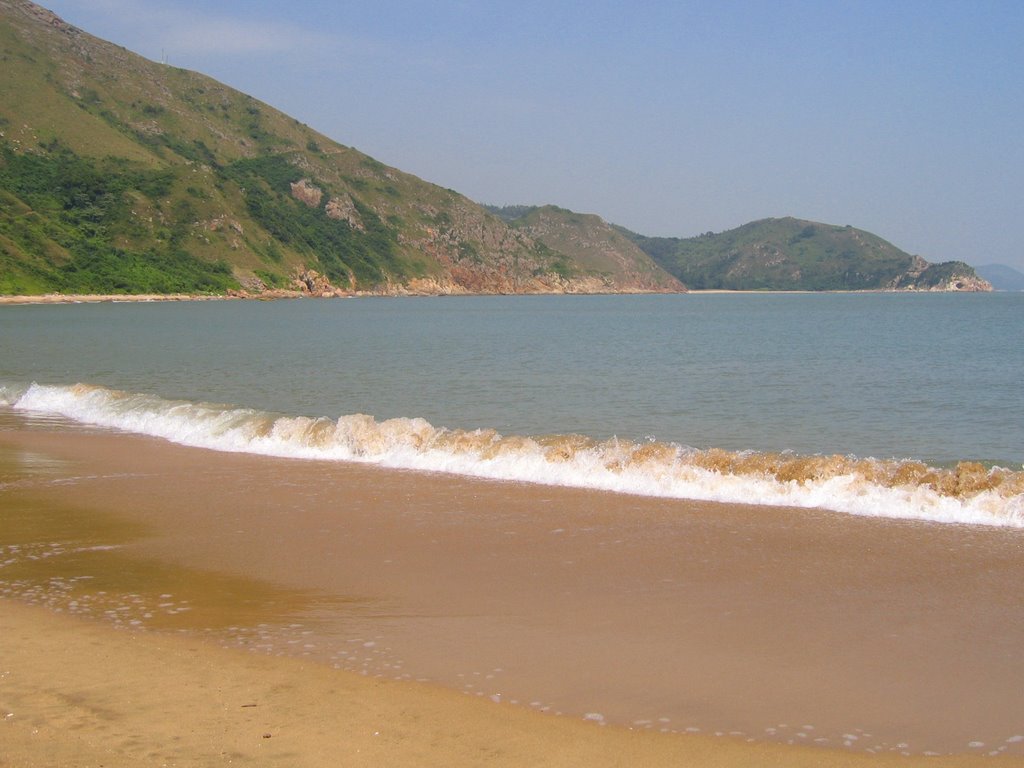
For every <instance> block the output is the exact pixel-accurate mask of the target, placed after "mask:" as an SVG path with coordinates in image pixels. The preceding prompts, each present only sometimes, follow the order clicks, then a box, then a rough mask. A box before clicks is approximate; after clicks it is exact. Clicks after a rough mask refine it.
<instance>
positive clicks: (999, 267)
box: [975, 264, 1024, 291]
mask: <svg viewBox="0 0 1024 768" xmlns="http://www.w3.org/2000/svg"><path fill="white" fill-rule="evenodd" d="M975 269H976V271H977V273H978V275H980V276H981V277H982V279H984V280H988V281H989V282H990V283H992V288H993V289H995V290H997V291H1024V272H1020V271H1019V270H1016V269H1014V268H1013V267H1008V266H1006V265H1005V264H986V265H985V266H983V267H976V268H975Z"/></svg>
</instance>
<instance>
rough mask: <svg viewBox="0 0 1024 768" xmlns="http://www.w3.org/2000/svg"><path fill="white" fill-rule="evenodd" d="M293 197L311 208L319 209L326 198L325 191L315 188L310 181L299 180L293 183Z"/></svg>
mask: <svg viewBox="0 0 1024 768" xmlns="http://www.w3.org/2000/svg"><path fill="white" fill-rule="evenodd" d="M291 187H292V197H294V198H295V199H296V200H300V201H302V202H303V203H305V204H306V205H308V206H309V207H310V208H317V207H318V206H319V205H320V201H321V200H322V199H323V197H324V191H323V190H322V189H320V188H319V187H315V186H313V184H312V183H311V182H310V180H309V179H299V180H298V181H296V182H292V185H291Z"/></svg>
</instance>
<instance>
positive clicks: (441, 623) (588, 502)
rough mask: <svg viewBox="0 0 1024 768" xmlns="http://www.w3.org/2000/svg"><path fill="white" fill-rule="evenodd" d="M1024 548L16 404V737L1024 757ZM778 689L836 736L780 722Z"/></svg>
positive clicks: (43, 748) (112, 749)
mask: <svg viewBox="0 0 1024 768" xmlns="http://www.w3.org/2000/svg"><path fill="white" fill-rule="evenodd" d="M1022 578H1024V557H1022V549H1021V537H1020V536H1019V535H1018V534H1017V533H1016V532H1005V531H999V530H989V529H972V528H959V527H954V526H920V525H914V524H904V523H892V522H886V521H878V520H866V519H856V518H847V517H844V516H835V515H828V514H815V513H810V512H807V511H789V510H765V509H758V508H744V507H741V506H722V505H710V504H693V503H688V502H678V501H671V500H657V499H637V498H629V497H620V496H615V495H613V494H600V493H591V492H584V491H574V490H571V489H552V488H544V487H539V486H537V487H534V486H521V485H517V484H508V483H486V482H477V481H472V480H466V479H459V478H453V477H446V476H438V475H420V474H416V473H410V472H394V471H388V470H381V469H375V468H372V467H363V466H358V465H345V464H330V463H323V462H311V461H310V462H303V461H286V460H280V459H269V458H261V457H254V456H249V455H241V454H219V453H213V452H208V451H203V450H197V449H189V448H182V447H179V446H174V445H170V444H167V443H164V442H161V441H159V440H155V439H150V438H143V437H136V436H127V435H119V434H111V433H105V432H93V431H90V430H83V429H75V428H69V427H67V426H65V425H60V424H57V425H54V424H53V423H49V422H43V423H30V422H28V421H26V420H25V419H24V417H22V416H20V415H17V414H14V413H12V412H10V411H2V410H0V766H5V767H6V766H21V765H33V766H35V765H38V766H43V765H106V766H117V765H164V764H166V765H209V764H217V763H220V762H228V761H231V760H236V761H238V762H240V763H247V764H254V765H297V766H303V765H321V764H323V765H446V766H448V765H454V766H459V765H483V764H487V765H581V766H582V765H588V766H589V765H594V766H601V765H654V766H658V765H694V766H740V765H744V766H745V765H780V766H783V765H785V766H804V765H808V766H809V765H837V766H847V765H848V766H859V765H865V766H870V765H890V764H894V765H918V764H920V765H927V766H945V765H974V764H979V765H980V764H987V765H1024V757H1022V755H1021V754H1020V751H1019V748H1020V747H1021V741H1024V739H1022V737H1021V734H1024V706H1022V705H1021V701H1022V695H1024V692H1022V686H1021V681H1022V680H1024V662H1022V659H1021V656H1022V655H1021V653H1020V648H1021V647H1024V621H1022V617H1024V606H1022V599H1021V596H1020V591H1019V584H1020V583H1021V581H1022ZM28 603H32V604H34V605H27V604H28ZM40 606H45V607H47V608H49V610H46V609H45V608H43V607H40ZM55 612H60V613H62V614H65V615H56V613H55ZM68 614H73V615H68ZM88 619H91V620H88ZM225 645H226V646H238V647H247V648H249V649H250V650H257V651H262V652H261V653H246V652H243V651H240V650H235V649H233V648H225V647H222V646H225ZM342 647H345V648H352V649H353V650H351V651H345V652H344V653H339V652H338V649H339V648H342ZM304 648H308V649H309V650H303V649H304ZM338 667H340V668H338ZM499 667H501V669H499ZM406 670H408V671H406ZM360 671H362V672H363V673H364V674H356V673H357V672H360ZM484 673H491V674H484ZM376 676H380V677H379V678H378V677H376ZM385 677H386V678H390V679H386V680H385V679H383V678H385ZM485 678H487V680H486V681H485ZM489 678H495V679H494V680H490V679H489ZM414 679H426V680H429V681H431V682H414V681H413V680H414ZM466 680H468V681H469V682H466V684H465V685H462V684H460V683H461V682H463V681H466ZM459 689H463V690H464V691H465V693H467V694H472V695H464V694H460V693H459V692H458V690H459ZM530 697H536V698H537V699H539V702H541V703H543V702H553V703H554V704H555V706H554V707H552V709H559V708H561V709H564V710H566V713H567V714H566V715H565V716H562V717H558V716H556V715H554V714H542V713H541V712H537V711H534V710H533V709H531V708H530V707H529V706H527V705H526V702H531V698H530ZM492 698H493V699H495V700H498V701H500V703H493V702H492V701H490V700H489V699H492ZM517 700H518V701H520V702H522V703H520V704H519V705H514V702H515V701H517ZM591 701H598V702H599V707H600V709H599V711H600V712H603V713H604V715H605V716H607V721H608V722H609V723H613V724H612V725H608V726H605V727H600V726H597V725H595V724H593V723H588V722H584V721H583V719H582V715H583V713H584V712H588V711H591V710H589V709H586V708H583V707H586V706H589V702H591ZM651 702H654V703H653V704H651ZM252 705H255V706H252ZM644 707H648V708H649V709H650V707H653V709H650V711H649V712H646V711H644V709H643V708H644ZM538 708H540V707H539V706H538V707H534V709H538ZM673 708H674V709H673ZM638 712H639V713H640V714H639V715H638ZM659 714H666V715H671V718H668V717H666V718H664V719H665V721H668V720H670V719H671V722H672V725H671V728H672V729H673V730H678V731H683V730H686V729H684V728H683V726H685V725H687V724H696V725H699V726H700V727H701V733H699V734H689V733H682V732H680V733H661V732H658V731H659V730H661V729H660V728H659V725H658V722H659V718H658V715H659ZM638 717H644V718H647V719H648V724H647V725H641V724H639V723H641V722H643V721H642V720H637V722H636V724H635V728H634V729H629V728H626V727H621V726H622V725H628V724H629V723H630V722H633V721H634V718H638ZM772 717H774V718H776V719H768V718H772ZM781 717H785V718H786V721H787V722H790V723H806V724H807V725H800V726H796V728H795V729H794V730H796V729H803V730H807V731H808V732H812V735H817V734H821V735H822V738H824V737H825V736H828V737H829V738H828V739H825V741H827V744H825V746H803V745H802V744H799V743H798V744H797V745H796V746H790V745H787V744H785V743H774V742H772V743H769V742H768V741H766V739H771V738H774V739H775V741H776V742H777V741H779V740H784V738H785V736H786V734H777V733H775V731H777V730H778V729H777V728H774V727H773V728H772V729H770V730H771V731H772V733H768V731H769V729H766V728H763V726H764V725H765V724H772V725H778V726H779V728H781V729H783V730H784V729H785V726H782V725H781V724H780V720H779V719H778V718H781ZM796 718H800V719H796ZM651 720H653V721H654V722H655V725H654V727H653V728H652V727H651V725H650V722H649V721H651ZM615 723H618V724H620V725H614V724H615ZM723 723H725V724H726V725H724V726H723V725H722V724H723ZM854 726H862V727H863V729H859V728H858V729H855V728H854ZM716 728H722V730H724V731H727V732H729V733H733V731H734V729H735V733H734V736H732V737H730V736H728V735H724V736H711V735H709V734H710V733H711V732H713V731H715V729H716ZM668 729H669V728H668V727H666V728H665V730H668ZM814 729H816V730H814ZM847 729H848V730H847ZM869 730H870V731H871V732H873V733H874V736H873V737H872V738H874V739H876V740H877V741H878V742H879V743H880V744H883V743H884V744H883V746H881V747H880V749H881V750H882V751H881V752H880V753H879V754H868V753H866V752H864V751H859V752H858V751H852V750H851V749H850V748H849V747H850V745H849V744H847V745H846V747H844V746H843V744H842V738H845V737H840V738H839V740H838V741H837V739H836V737H835V735H836V734H844V733H847V732H850V733H851V734H852V735H853V736H854V737H856V739H860V740H861V741H860V744H865V745H867V741H866V740H867V739H868V738H869V735H868V733H867V731H869ZM854 731H856V732H855V733H854ZM887 731H891V733H890V732H887ZM266 734H269V737H265V735H266ZM788 735H789V736H790V737H791V738H790V739H789V740H790V741H793V740H797V741H798V742H799V738H804V737H805V736H806V734H796V733H790V734H788ZM755 737H756V738H755ZM900 738H906V740H908V741H910V742H912V744H911V750H910V751H912V752H915V753H916V754H915V755H914V756H910V757H904V756H902V755H900V754H897V752H898V751H900V746H899V745H898V744H896V743H895V741H896V740H898V739H900ZM975 739H976V740H977V742H978V744H977V745H974V744H975V742H974V740H975ZM848 740H849V741H851V742H852V741H854V740H855V739H848ZM809 741H810V739H809V738H808V739H806V741H805V743H807V742H809ZM947 741H948V743H945V742H947ZM969 742H970V743H969ZM981 742H984V744H983V748H982V745H981ZM929 744H935V745H936V746H935V748H936V749H937V750H938V751H949V752H955V753H971V752H973V753H974V754H956V755H953V756H941V757H940V756H936V757H926V756H924V755H922V754H921V753H922V751H924V750H926V749H928V748H929V746H928V745H929ZM972 745H974V746H972ZM825 747H828V748H825ZM989 751H995V752H997V753H998V755H997V756H995V757H988V756H984V757H982V756H981V754H980V753H982V752H985V753H987V752H989Z"/></svg>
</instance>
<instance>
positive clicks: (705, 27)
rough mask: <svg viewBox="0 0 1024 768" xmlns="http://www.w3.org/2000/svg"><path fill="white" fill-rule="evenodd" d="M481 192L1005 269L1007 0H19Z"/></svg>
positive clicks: (1015, 64)
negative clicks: (834, 228)
mask: <svg viewBox="0 0 1024 768" xmlns="http://www.w3.org/2000/svg"><path fill="white" fill-rule="evenodd" d="M42 4H43V5H45V6H47V7H49V8H50V9H51V10H53V11H54V12H56V13H57V14H58V15H60V16H61V17H63V18H64V19H65V20H66V21H69V22H70V23H72V24H74V25H76V26H79V27H81V28H83V29H85V30H86V31H88V32H91V33H92V34H94V35H97V36H99V37H102V38H104V39H107V40H110V41H111V42H115V43H117V44H119V45H123V46H125V47H126V48H128V49H129V50H132V51H134V52H136V53H139V54H142V55H143V56H146V57H147V58H150V59H154V60H157V61H166V62H167V63H168V64H172V65H174V66H177V67H183V68H186V69H194V70H198V71H200V72H203V73H205V74H207V75H210V76H212V77H214V78H216V79H218V80H220V81H222V82H224V83H226V84H228V85H231V86H233V87H235V88H237V89H239V90H241V91H244V92H246V93H248V94H251V95H252V96H255V97H256V98H258V99H260V100H262V101H264V102H266V103H268V104H270V105H271V106H273V107H276V108H278V109H281V110H283V111H284V112H286V113H288V114H290V115H291V116H293V117H295V118H297V119H298V120H300V121H301V122H304V123H306V124H308V125H310V126H311V127H313V128H315V129H316V130H318V131H320V132H321V133H324V134H326V135H327V136H329V137H330V138H332V139H334V140H336V141H339V142H341V143H342V144H346V145H348V146H353V147H355V148H356V149H359V150H361V151H363V152H365V153H367V154H369V155H371V156H373V157H375V158H376V159H377V160H380V161H381V162H384V163H386V164H388V165H391V166H395V167H397V168H399V169H401V170H403V171H406V172H409V173H412V174H415V175H416V176H419V177H421V178H423V179H426V180H427V181H431V182H434V183H436V184H440V185H441V186H444V187H450V188H452V189H455V190H457V191H458V192H461V193H463V194H465V195H467V196H468V197H470V198H472V199H473V200H476V201H477V202H481V203H488V204H496V205H506V204H530V205H543V204H548V203H551V204H555V205H559V206H562V207H564V208H570V209H572V210H575V211H580V212H584V213H596V214H598V215H600V216H601V217H603V218H604V219H606V220H608V221H611V222H613V223H616V224H620V225H622V226H625V227H627V228H629V229H631V230H633V231H635V232H639V233H641V234H645V235H657V236H675V237H690V236H693V235H697V234H700V233H703V232H708V231H714V232H720V231H723V230H726V229H731V228H733V227H737V226H740V225H742V224H744V223H746V222H748V221H753V220H755V219H762V218H766V217H773V216H796V217H798V218H804V219H811V220H814V221H821V222H827V223H830V224H839V225H846V224H850V225H852V226H854V227H858V228H860V229H865V230H868V231H870V232H874V233H875V234H877V235H880V236H881V237H883V238H885V239H887V240H889V241H890V242H892V243H893V244H894V245H896V246H898V247H900V248H902V249H903V250H906V251H909V252H911V253H916V254H920V255H921V256H924V257H925V258H926V259H928V260H929V261H933V262H939V261H949V260H954V259H956V260H961V261H966V262H968V263H970V264H974V265H976V266H978V265H984V264H990V263H1002V264H1007V265H1010V266H1012V267H1014V268H1016V269H1019V270H1022V271H1024V243H1022V241H1021V239H1020V237H1019V232H1020V231H1021V229H1022V227H1021V225H1022V224H1024V44H1022V42H1021V41H1022V40H1024V3H1021V2H1019V0H1007V1H1006V2H998V1H996V0H991V1H987V0H962V1H961V2H947V1H946V0H890V1H889V2H881V1H878V0H860V1H858V0H845V1H841V0H813V1H812V0H808V1H806V2H787V1H786V0H777V1H776V2H771V1H770V0H761V1H758V0H706V1H705V2H691V1H689V0H676V1H675V2H660V1H658V2H653V1H652V2H645V1H644V0H632V2H627V1H625V0H623V1H622V2H617V1H613V0H590V2H587V3H583V2H568V1H567V0H549V1H548V2H540V1H538V0H515V2H513V1H512V0H504V2H494V1H492V0H435V1H433V2H426V1H425V0H423V1H421V0H405V1H399V0H359V2H349V1H348V0H290V1H289V2H280V0H277V1H275V2H264V1H263V0H244V1H243V0H218V2H199V1H198V0H49V1H47V0H42Z"/></svg>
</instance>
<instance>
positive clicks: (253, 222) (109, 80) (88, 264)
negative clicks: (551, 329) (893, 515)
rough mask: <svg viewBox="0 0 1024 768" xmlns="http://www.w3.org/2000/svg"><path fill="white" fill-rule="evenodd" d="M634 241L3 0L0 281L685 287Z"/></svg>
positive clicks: (116, 286) (30, 288)
mask: <svg viewBox="0 0 1024 768" xmlns="http://www.w3.org/2000/svg"><path fill="white" fill-rule="evenodd" d="M632 256H633V257H636V258H638V259H639V260H640V262H641V263H639V264H638V265H637V267H636V268H633V267H632V266H631V265H625V266H624V267H623V268H622V269H618V270H615V269H604V268H602V267H594V268H591V267H589V266H587V265H586V264H585V263H584V262H583V261H582V260H580V259H579V258H577V257H576V256H573V255H570V254H567V253H563V252H561V251H559V250H556V249H555V248H553V247H551V246H549V245H545V244H544V243H543V242H542V241H541V240H539V239H537V238H536V237H534V236H532V235H530V234H529V232H528V231H527V230H525V229H522V228H518V227H511V226H509V225H508V224H507V223H506V222H504V221H502V220H501V219H500V218H498V217H497V216H494V215H493V214H491V213H488V212H487V211H486V210H484V209H483V208H482V207H481V206H479V205H478V204H476V203H474V202H473V201H471V200H469V199H467V198H465V197H464V196H462V195H460V194H458V193H457V192H455V191H453V190H450V189H444V188H442V187H438V186H436V185H434V184H429V183H427V182H424V181H422V180H421V179H418V178H416V177H415V176H411V175H409V174H407V173H403V172H401V171H399V170H397V169H395V168H390V167H388V166H386V165H384V164H382V163H380V162H378V161H376V160H374V159H373V158H371V157H368V156H367V155H364V154H362V153H360V152H358V151H356V150H355V149H352V148H350V147H346V146H343V145H341V144H338V143H337V142H335V141H333V140H331V139H329V138H327V137H326V136H323V135H321V134H319V133H317V132H316V131H313V130H312V129H310V128H309V127H307V126H305V125H303V124H301V123H300V122H298V121H297V120H295V119H293V118H291V117H289V116H287V115H285V114H283V113H281V112H279V111H278V110H276V109H273V108H272V107H270V106H268V105H266V104H263V103H261V102H259V101H257V100H256V99H254V98H252V97H250V96H247V95H245V94H243V93H240V92H238V91H236V90H233V89H232V88H229V87H227V86H225V85H223V84H221V83H219V82H217V81H215V80H213V79H211V78H209V77H205V76H204V75H201V74H198V73H195V72H189V71H186V70H182V69H177V68H174V67H169V66H166V65H163V64H158V63H155V62H152V61H149V60H147V59H144V58H142V57H140V56H137V55H135V54H133V53H131V52H129V51H127V50H125V49H124V48H121V47H119V46H116V45H112V44H110V43H107V42H104V41H102V40H99V39H97V38H95V37H93V36H91V35H89V34H87V33H86V32H83V31H82V30H80V29H77V28H75V27H73V26H71V25H70V24H67V23H65V22H64V21H62V20H61V19H59V18H58V17H57V16H55V15H54V14H52V13H51V12H49V11H47V10H45V9H43V8H41V7H39V6H37V5H35V4H33V3H30V2H27V1H26V0H0V293H43V292H47V291H61V292H65V293H118V292H124V293H138V292H156V293H166V292H179V291H183V292H212V293H223V292H224V291H227V290H230V289H238V288H240V287H244V288H247V289H249V290H254V291H261V290H264V289H265V288H290V287H301V288H302V289H304V290H306V291H309V292H313V293H334V292H341V291H356V290H361V291H378V292H392V293H402V292H423V293H522V292H595V291H601V292H604V291H631V290H648V289H649V286H655V289H657V290H677V289H678V288H679V286H678V283H677V281H675V280H674V279H673V278H671V277H669V276H668V275H667V274H664V273H663V272H662V271H661V269H660V268H659V267H657V266H655V265H654V264H653V263H652V262H651V260H650V258H649V257H647V256H646V255H645V254H643V253H641V252H640V251H638V250H636V251H635V252H634V253H633V254H632ZM626 258H627V260H628V258H629V257H626ZM633 274H637V275H643V276H644V281H643V284H642V285H641V284H640V283H638V282H635V281H633V280H632V278H631V277H630V275H633ZM651 275H657V276H658V277H654V278H651V279H648V278H650V276H651Z"/></svg>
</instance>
